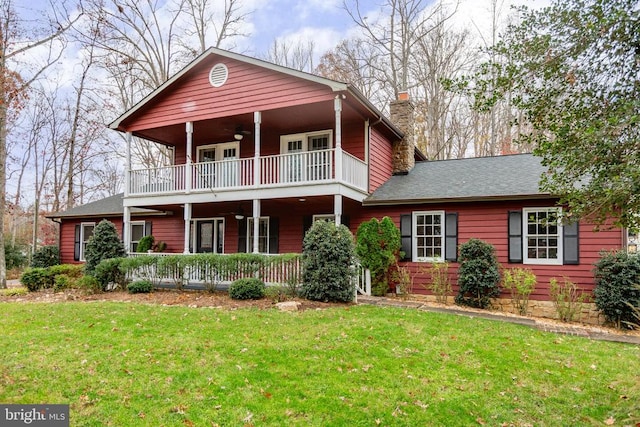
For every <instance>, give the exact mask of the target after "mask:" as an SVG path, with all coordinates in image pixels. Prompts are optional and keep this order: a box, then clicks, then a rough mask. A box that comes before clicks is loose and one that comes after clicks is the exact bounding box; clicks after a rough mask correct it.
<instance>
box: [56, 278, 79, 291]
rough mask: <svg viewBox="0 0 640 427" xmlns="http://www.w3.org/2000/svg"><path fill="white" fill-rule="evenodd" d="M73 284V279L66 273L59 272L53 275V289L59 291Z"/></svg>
mask: <svg viewBox="0 0 640 427" xmlns="http://www.w3.org/2000/svg"><path fill="white" fill-rule="evenodd" d="M74 286H75V280H74V279H73V278H71V277H69V276H67V275H66V274H59V275H56V276H54V279H53V291H54V292H60V291H63V290H65V289H68V288H72V287H74Z"/></svg>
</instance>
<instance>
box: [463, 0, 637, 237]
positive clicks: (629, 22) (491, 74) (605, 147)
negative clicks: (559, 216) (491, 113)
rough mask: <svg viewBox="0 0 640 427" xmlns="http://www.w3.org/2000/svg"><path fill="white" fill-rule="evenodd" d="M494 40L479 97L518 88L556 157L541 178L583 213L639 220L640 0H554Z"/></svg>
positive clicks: (481, 101)
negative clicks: (497, 39)
mask: <svg viewBox="0 0 640 427" xmlns="http://www.w3.org/2000/svg"><path fill="white" fill-rule="evenodd" d="M519 13H520V18H521V19H520V20H519V23H518V24H515V25H511V26H510V27H509V28H508V30H507V31H506V32H505V34H503V35H502V37H501V39H500V41H499V42H498V43H497V44H496V45H494V46H493V47H492V48H491V49H490V52H489V53H490V55H491V58H492V60H491V61H489V62H488V63H485V64H483V65H482V66H481V67H480V71H479V72H478V74H476V76H475V77H476V78H475V79H474V80H475V81H474V83H475V85H474V90H475V93H476V96H477V98H476V99H477V102H478V104H477V106H478V107H480V109H482V108H491V106H492V105H493V104H494V103H495V102H497V100H499V99H504V98H505V97H510V98H511V101H512V105H513V106H514V107H515V108H516V109H517V110H519V111H520V113H522V114H521V115H520V116H519V117H522V120H523V121H524V122H526V123H522V122H521V123H520V124H521V125H523V126H524V128H526V129H528V130H527V131H526V132H524V133H523V135H522V136H521V137H520V140H519V142H521V143H529V144H532V145H533V146H534V147H535V148H534V153H535V154H537V155H538V156H540V157H541V158H542V161H543V164H544V165H545V166H547V167H548V170H549V172H548V174H546V175H545V176H543V177H542V180H541V188H542V190H544V191H548V192H550V193H552V194H556V195H559V196H561V202H562V203H566V204H567V205H568V207H569V208H570V212H571V214H572V215H574V216H575V217H587V216H589V217H592V218H594V219H596V220H598V221H599V222H603V221H604V220H605V219H606V218H607V217H613V218H615V219H616V224H617V225H623V226H638V222H639V218H638V217H637V216H636V215H637V214H639V213H640V139H639V122H640V81H639V77H640V12H639V2H638V0H552V1H551V5H550V6H548V7H545V8H542V9H536V10H532V9H529V8H527V7H521V8H519Z"/></svg>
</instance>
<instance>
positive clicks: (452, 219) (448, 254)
mask: <svg viewBox="0 0 640 427" xmlns="http://www.w3.org/2000/svg"><path fill="white" fill-rule="evenodd" d="M444 259H445V260H446V261H457V260H458V213H457V212H451V213H447V214H445V218H444Z"/></svg>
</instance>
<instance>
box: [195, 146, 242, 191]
mask: <svg viewBox="0 0 640 427" xmlns="http://www.w3.org/2000/svg"><path fill="white" fill-rule="evenodd" d="M238 148H239V147H238V143H237V142H229V143H223V144H213V145H205V146H201V147H198V157H197V159H198V163H197V165H196V174H197V177H196V182H197V188H216V187H234V186H237V185H238V176H239V174H238V162H237V159H238ZM216 160H220V161H216Z"/></svg>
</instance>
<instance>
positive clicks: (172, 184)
mask: <svg viewBox="0 0 640 427" xmlns="http://www.w3.org/2000/svg"><path fill="white" fill-rule="evenodd" d="M185 169H186V168H185V165H175V166H165V167H160V168H149V169H138V170H132V171H131V172H130V174H131V175H130V176H131V181H130V184H129V194H150V193H152V194H157V193H175V192H182V191H184V190H185V188H186V186H185V183H186V182H185V175H184V172H185Z"/></svg>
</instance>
